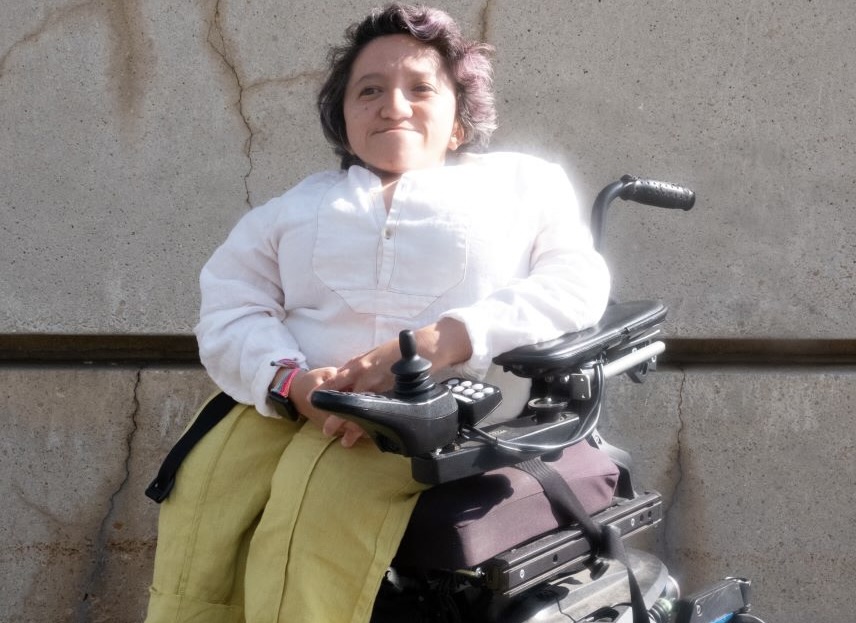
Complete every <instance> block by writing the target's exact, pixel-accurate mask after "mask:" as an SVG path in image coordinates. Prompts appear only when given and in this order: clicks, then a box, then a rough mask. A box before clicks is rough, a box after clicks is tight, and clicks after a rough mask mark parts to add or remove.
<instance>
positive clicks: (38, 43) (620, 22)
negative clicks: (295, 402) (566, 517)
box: [0, 0, 856, 622]
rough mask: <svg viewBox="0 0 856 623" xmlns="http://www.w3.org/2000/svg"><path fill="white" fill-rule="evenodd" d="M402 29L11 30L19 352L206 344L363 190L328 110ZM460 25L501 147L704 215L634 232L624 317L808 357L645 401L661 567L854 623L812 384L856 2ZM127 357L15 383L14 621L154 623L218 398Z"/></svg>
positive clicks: (192, 377)
mask: <svg viewBox="0 0 856 623" xmlns="http://www.w3.org/2000/svg"><path fill="white" fill-rule="evenodd" d="M373 4H374V3H373V2H367V1H364V0H351V1H345V0H336V1H326V0H312V1H308V0H293V1H283V0H279V1H274V0H254V1H253V2H250V1H249V0H192V1H185V2H180V3H179V2H165V1H163V0H150V1H149V2H145V3H144V2H140V1H138V0H137V1H135V0H50V1H47V2H35V1H34V0H20V1H18V2H15V3H7V4H6V5H4V6H3V7H2V8H0V210H2V220H0V262H2V265H3V266H4V267H5V269H4V270H3V271H2V272H0V335H2V337H3V338H4V340H5V341H4V343H7V344H13V345H14V344H26V343H27V342H26V339H25V338H27V337H28V336H44V335H54V334H56V335H58V336H59V337H58V338H57V345H58V346H57V348H58V349H59V348H60V346H59V345H61V344H62V343H63V341H62V338H63V337H69V336H71V337H74V336H86V335H97V336H99V339H101V340H102V341H103V340H108V341H109V339H110V336H115V338H116V340H117V341H121V340H124V339H127V338H128V337H129V336H130V337H133V339H134V340H136V341H135V344H137V345H140V344H142V345H143V347H144V345H145V344H146V338H147V336H161V335H164V334H166V335H172V336H175V337H176V340H181V339H184V338H185V337H186V336H187V335H189V333H190V329H191V327H192V325H193V323H194V320H195V314H196V307H197V303H198V298H197V292H196V275H197V274H198V271H199V268H200V267H201V264H202V262H204V260H205V258H206V257H207V256H208V255H209V254H210V252H211V251H212V250H213V248H214V247H215V246H216V245H217V244H218V243H219V242H220V241H221V240H222V239H223V237H224V236H225V234H226V232H227V231H228V230H229V229H230V227H231V226H232V224H233V223H234V222H235V221H236V220H237V219H238V218H239V217H240V215H241V214H243V213H244V212H245V211H246V210H247V209H249V207H251V206H253V205H257V204H259V203H261V202H263V201H264V200H266V199H267V198H269V197H272V196H274V195H277V194H279V193H281V192H282V191H283V190H284V189H285V188H287V187H288V186H289V185H291V184H293V183H294V182H296V181H297V180H299V179H300V178H302V177H303V176H304V175H306V174H307V173H309V172H312V171H315V170H317V169H318V168H321V167H326V166H334V165H335V161H334V159H333V158H332V155H331V153H330V151H329V149H328V148H327V147H326V145H325V144H324V142H323V140H322V138H321V136H320V132H319V131H318V128H317V122H316V120H315V117H314V111H313V104H312V102H313V96H314V93H315V90H316V89H317V87H318V84H319V79H320V75H321V72H322V70H323V61H324V57H325V53H326V49H327V45H328V44H329V43H331V42H337V41H338V40H339V38H340V35H341V32H342V31H343V29H344V27H345V26H346V25H347V24H348V23H350V22H351V21H352V20H353V19H355V18H357V17H359V16H361V15H362V14H364V13H365V11H366V9H367V8H368V7H370V6H372V5H373ZM438 4H440V5H441V6H443V7H445V8H447V9H449V10H450V11H451V12H452V13H453V14H454V15H455V16H457V17H458V18H459V19H460V21H461V22H462V23H463V24H464V26H465V29H466V30H467V31H468V32H469V33H470V34H471V35H473V36H477V37H482V38H485V39H486V40H488V41H489V42H491V43H493V44H495V45H496V47H497V55H496V68H497V90H498V95H499V97H498V102H499V107H500V121H501V127H500V129H499V131H498V132H497V135H496V139H495V141H494V146H495V147H496V148H508V149H521V150H525V151H529V152H534V153H537V154H540V155H543V156H545V157H548V158H551V159H554V160H557V161H559V162H561V163H562V164H564V165H565V166H566V168H567V170H568V171H569V174H570V175H571V177H572V179H573V180H574V181H575V183H576V185H577V187H578V189H579V191H580V195H581V198H582V199H583V200H584V201H585V202H589V201H591V199H592V198H593V196H594V194H595V193H596V191H597V190H598V189H599V188H600V187H601V186H602V185H604V184H606V183H607V182H609V181H611V180H613V179H615V178H617V177H618V176H620V175H622V174H623V173H634V174H640V175H645V176H650V177H654V178H665V179H668V180H673V181H677V182H682V183H685V184H687V185H689V186H691V187H693V188H694V189H695V190H696V191H697V193H698V196H699V200H698V203H697V208H696V209H695V210H694V211H693V212H690V213H687V214H684V213H679V214H676V213H669V212H665V211H662V212H661V211H656V210H650V209H645V208H642V207H638V206H631V205H629V204H627V205H624V204H619V205H616V206H615V207H614V208H613V210H612V212H611V219H610V224H609V232H610V238H609V242H608V246H607V250H606V251H607V255H608V259H609V261H610V264H611V265H612V266H613V268H614V271H615V273H616V285H615V290H616V296H617V297H618V298H620V299H629V298H637V297H655V298H661V299H662V300H664V301H666V302H667V303H668V304H669V305H670V308H671V315H670V318H671V320H670V324H669V334H670V336H672V337H673V338H680V339H682V340H686V339H689V340H690V341H689V344H690V347H689V351H688V352H689V354H690V355H692V354H693V352H692V349H693V348H697V349H703V348H704V345H705V344H709V343H711V340H717V343H718V344H723V343H725V344H731V345H736V348H737V349H739V348H740V344H743V343H746V342H748V341H751V343H753V344H756V345H757V344H761V345H762V350H763V351H764V352H767V353H769V352H775V351H776V350H781V349H777V346H778V345H781V344H783V343H785V341H786V340H787V344H788V345H789V346H788V349H787V352H788V353H789V354H790V355H791V356H792V358H791V359H788V358H785V359H782V358H775V357H774V358H770V357H766V358H764V359H763V361H760V360H759V361H754V365H750V366H747V367H735V366H733V365H730V364H729V361H725V360H717V358H716V357H715V356H713V357H708V360H709V361H710V363H709V365H706V366H701V365H691V364H690V363H688V362H689V361H690V360H693V357H692V356H690V357H689V358H688V359H687V360H686V361H681V360H677V361H673V364H672V366H670V367H669V368H668V369H666V370H664V371H663V372H661V373H659V374H658V375H657V376H654V377H653V378H652V380H651V382H649V383H648V384H646V385H644V386H641V387H636V386H631V385H630V384H619V386H618V391H617V392H615V395H614V396H613V397H612V398H611V404H612V406H613V408H612V411H613V414H612V416H611V417H610V421H609V424H608V429H609V435H610V437H611V439H612V440H613V441H620V442H622V443H623V444H624V445H626V446H628V447H630V448H631V449H632V450H633V452H634V456H635V457H636V459H637V462H638V464H639V466H640V470H641V473H642V475H643V481H645V483H646V485H649V486H651V487H656V488H658V489H660V490H661V491H663V492H664V493H665V495H666V497H667V499H668V502H669V505H670V513H669V517H668V520H667V522H666V525H665V527H664V529H663V530H662V531H661V534H660V537H659V540H658V543H657V547H658V548H660V551H661V553H663V554H664V555H665V556H666V557H667V559H668V560H669V562H670V563H671V564H672V565H673V567H674V569H675V570H676V573H677V574H678V575H679V576H680V577H681V578H682V579H684V580H685V581H686V582H687V584H688V585H690V586H692V585H697V584H699V583H701V582H704V581H707V580H709V579H713V578H717V577H720V576H723V575H727V574H734V575H738V574H739V575H747V576H750V577H752V578H753V579H754V580H755V583H756V600H755V601H756V604H757V608H758V611H759V613H761V614H764V615H767V616H768V618H769V619H770V620H771V621H772V620H776V621H797V620H804V619H805V618H806V616H807V613H810V614H809V615H808V616H810V617H811V618H817V619H820V620H823V619H824V618H826V619H841V618H842V617H844V618H847V613H846V610H844V609H843V608H842V606H840V605H839V604H841V603H842V602H843V599H842V598H843V597H845V596H849V595H850V593H851V592H852V587H853V585H854V578H856V569H854V564H853V560H854V559H856V557H854V553H856V552H854V546H853V544H852V540H851V539H849V538H847V537H846V536H845V535H846V534H847V533H846V528H847V527H848V526H849V525H850V524H851V523H852V521H853V519H854V513H853V511H852V504H850V501H851V499H852V496H853V491H854V477H855V476H856V473H854V472H855V471H856V468H854V462H853V459H852V456H851V455H852V451H853V433H852V431H853V429H854V423H856V422H854V414H853V403H854V382H853V381H854V374H856V369H854V368H853V367H851V366H841V367H832V366H829V365H824V366H816V365H815V366H811V365H797V364H800V363H801V362H803V361H804V358H801V357H800V356H799V355H800V348H801V346H800V344H806V348H809V346H810V345H812V344H813V345H814V347H813V348H814V351H813V352H814V353H815V357H814V358H813V360H814V361H820V362H821V363H828V362H827V361H826V360H824V358H823V356H822V353H820V356H817V355H818V352H817V344H818V343H820V344H830V345H833V346H834V347H835V348H836V352H837V353H838V354H839V355H842V353H843V355H844V356H843V357H839V358H838V359H839V360H844V361H845V362H853V361H856V356H854V355H856V348H854V347H853V343H854V342H853V337H854V329H856V316H854V314H852V313H850V311H851V308H852V301H853V298H854V293H856V292H855V291H854V288H856V281H854V269H856V253H854V251H856V249H854V246H856V242H854V241H856V217H854V216H853V207H854V205H853V198H852V188H853V186H854V181H856V179H854V174H853V165H854V162H856V81H854V80H853V71H854V64H856V48H854V47H853V45H852V41H854V35H855V34H856V32H854V26H856V17H854V14H853V11H852V7H851V6H850V3H848V2H845V0H813V1H812V0H805V1H800V2H781V1H774V0H767V1H760V0H752V1H750V2H725V3H709V2H702V1H701V0H687V1H685V2H665V1H663V2H655V1H653V0H641V1H638V2H618V1H612V0H610V1H606V0H605V1H603V2H594V0H591V1H588V0H586V1H578V2H573V3H571V2H567V1H564V0H544V1H540V2H519V1H518V2H514V1H512V0H479V1H478V2H475V1H473V2H467V1H464V0H459V1H454V2H451V1H450V2H442V3H438ZM795 338H801V339H808V340H814V341H813V342H800V341H797V342H794V341H793V340H794V339H795ZM22 340H23V341H22ZM817 340H823V342H817ZM77 343H79V342H77ZM693 345H695V346H693ZM12 350H14V349H12ZM119 350H121V349H119ZM5 352H7V354H8V352H11V350H10V349H7V350H6V351H5ZM48 358H50V357H48ZM58 358H66V359H67V358H68V353H60V354H59V355H58ZM116 358H117V361H119V363H120V364H121V365H106V364H85V363H76V364H75V363H68V364H66V365H57V364H53V365H45V364H41V365H38V362H37V361H36V359H37V358H36V357H35V356H34V357H33V360H32V361H28V360H27V357H26V353H25V354H24V356H20V353H19V354H18V356H16V357H14V361H12V358H11V357H7V359H6V364H5V365H3V366H2V367H0V418H2V419H0V421H2V424H3V429H4V435H3V439H2V440H0V448H2V452H0V465H2V474H3V478H2V480H0V495H2V499H3V500H4V501H5V504H4V505H3V507H2V509H0V534H2V540H0V577H2V578H3V581H2V582H0V621H36V620H40V621H41V620H67V621H81V622H82V621H108V620H109V621H138V620H140V619H141V618H142V615H143V611H144V600H145V588H146V585H147V583H148V580H149V578H148V575H149V573H150V564H151V556H152V554H153V546H154V535H155V518H156V509H155V508H154V505H153V504H151V503H149V502H148V501H147V500H145V499H144V498H143V497H142V489H143V488H144V486H145V484H146V483H147V481H148V480H149V479H150V478H151V476H152V475H153V469H154V468H155V466H156V464H157V461H158V460H159V459H160V458H161V457H162V455H163V453H164V452H165V451H166V450H167V449H168V448H169V446H170V444H171V443H172V441H174V439H175V437H176V435H177V434H178V433H179V431H180V430H181V427H182V426H183V425H184V423H185V422H186V420H187V418H188V417H189V415H190V414H191V413H192V411H193V409H194V407H195V406H196V405H197V404H198V403H199V402H200V401H201V400H202V399H203V397H204V396H205V395H206V394H207V393H208V392H210V391H211V390H212V389H213V388H212V387H211V385H210V382H209V381H207V379H206V378H205V376H204V373H203V372H202V371H201V370H200V369H199V368H198V367H197V366H194V365H192V364H188V365H184V366H167V365H161V364H150V365H146V366H142V367H141V366H138V365H136V366H135V365H133V364H132V362H131V359H132V357H130V356H128V357H125V358H123V357H122V356H121V352H120V353H119V354H118V355H117V356H116ZM38 359H40V360H41V359H43V357H42V356H40V357H39V358H38ZM72 359H73V357H72ZM649 483H650V484H649Z"/></svg>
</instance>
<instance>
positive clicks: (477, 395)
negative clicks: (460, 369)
mask: <svg viewBox="0 0 856 623" xmlns="http://www.w3.org/2000/svg"><path fill="white" fill-rule="evenodd" d="M482 398H484V393H483V392H476V393H475V394H473V400H481V399H482Z"/></svg>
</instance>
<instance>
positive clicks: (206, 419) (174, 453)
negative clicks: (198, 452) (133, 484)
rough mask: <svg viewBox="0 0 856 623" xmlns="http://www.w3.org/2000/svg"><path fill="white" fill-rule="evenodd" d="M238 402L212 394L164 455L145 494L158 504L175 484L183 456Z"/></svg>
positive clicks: (225, 396)
mask: <svg viewBox="0 0 856 623" xmlns="http://www.w3.org/2000/svg"><path fill="white" fill-rule="evenodd" d="M236 404H238V403H237V401H236V400H234V399H233V398H232V397H231V396H227V395H226V394H224V393H222V392H221V393H219V394H217V395H216V396H214V397H213V398H212V399H211V400H209V401H208V403H207V404H206V405H205V406H204V407H203V408H202V411H200V412H199V415H198V416H196V419H195V420H194V421H193V423H192V424H191V425H190V427H189V428H188V429H187V430H186V431H185V432H184V434H183V435H182V436H181V438H180V439H179V440H178V441H177V442H176V444H175V445H174V446H173V447H172V450H170V451H169V454H167V455H166V458H165V459H164V460H163V463H161V467H160V470H158V475H157V477H155V479H154V480H153V481H152V482H151V484H150V485H149V486H148V487H147V488H146V496H148V497H149V498H151V499H152V500H154V501H155V502H157V503H158V504H160V503H161V502H163V501H164V500H165V499H166V498H167V497H169V494H170V491H172V488H173V486H174V485H175V475H176V473H177V472H178V468H179V467H181V463H182V462H183V461H184V459H185V457H187V455H188V454H190V451H191V450H192V449H193V446H195V445H196V444H197V443H198V442H199V440H200V439H202V438H203V437H204V436H205V435H206V433H208V431H210V430H211V429H212V428H214V427H215V426H216V425H217V423H218V422H220V420H222V419H223V418H224V417H226V415H227V414H228V413H229V411H231V410H232V409H233V408H234V406H235V405H236Z"/></svg>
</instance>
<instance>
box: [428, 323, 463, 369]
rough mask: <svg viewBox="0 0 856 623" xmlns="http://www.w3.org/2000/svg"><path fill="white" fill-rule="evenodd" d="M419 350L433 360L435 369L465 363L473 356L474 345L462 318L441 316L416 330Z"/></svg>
mask: <svg viewBox="0 0 856 623" xmlns="http://www.w3.org/2000/svg"><path fill="white" fill-rule="evenodd" d="M415 334H416V343H417V350H418V351H419V353H420V355H422V356H423V357H425V358H426V359H428V360H429V361H431V363H432V364H433V367H434V369H442V368H447V367H449V366H453V365H455V364H459V363H463V362H465V361H467V360H469V359H470V357H472V354H473V347H472V343H471V342H470V336H469V333H468V332H467V327H466V326H465V325H464V323H463V322H461V321H460V320H456V319H454V318H448V317H446V318H441V319H440V320H438V321H437V322H435V323H434V324H431V325H428V326H427V327H423V328H422V329H419V330H418V331H416V332H415Z"/></svg>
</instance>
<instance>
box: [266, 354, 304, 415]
mask: <svg viewBox="0 0 856 623" xmlns="http://www.w3.org/2000/svg"><path fill="white" fill-rule="evenodd" d="M271 365H272V366H277V367H278V368H279V370H277V373H276V374H275V375H274V378H273V381H272V382H271V384H270V387H269V389H268V400H270V402H271V403H272V405H273V408H274V411H276V413H277V415H279V416H280V417H283V418H285V419H288V420H291V421H293V422H296V421H298V420H299V419H300V417H301V415H300V412H299V410H298V409H297V407H296V406H295V404H294V403H293V401H292V400H291V396H290V395H291V387H292V384H293V382H294V379H295V378H296V377H297V376H298V375H299V374H301V372H302V370H301V369H300V365H299V364H298V363H297V362H296V361H293V360H291V359H281V360H279V361H272V362H271Z"/></svg>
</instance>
